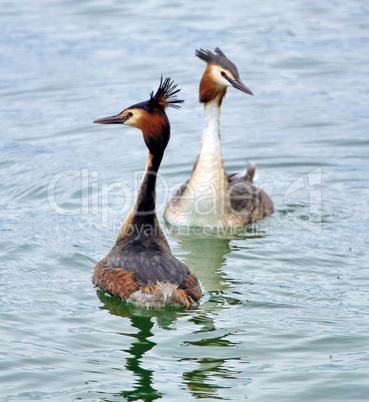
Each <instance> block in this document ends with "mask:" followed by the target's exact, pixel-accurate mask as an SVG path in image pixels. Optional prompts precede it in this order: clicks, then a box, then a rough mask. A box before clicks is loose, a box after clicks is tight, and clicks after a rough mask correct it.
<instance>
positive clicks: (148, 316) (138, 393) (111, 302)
mask: <svg viewBox="0 0 369 402" xmlns="http://www.w3.org/2000/svg"><path fill="white" fill-rule="evenodd" d="M96 293H97V295H98V297H99V299H100V301H101V302H102V303H103V306H102V307H101V309H106V310H109V311H110V313H111V314H113V315H117V316H121V317H126V318H129V319H130V321H131V325H132V327H133V328H136V329H137V330H138V331H137V332H136V333H134V334H132V333H120V334H121V335H124V336H129V337H133V338H136V340H135V341H134V342H132V344H131V346H130V348H129V349H124V352H126V353H128V354H129V355H131V357H128V358H127V359H126V364H125V368H126V369H127V370H129V371H131V372H132V374H133V375H134V377H135V378H136V381H135V383H134V385H133V388H134V389H133V390H130V391H122V392H120V393H117V394H115V396H122V397H124V400H126V401H138V400H140V401H141V400H144V401H154V400H156V399H161V398H162V393H160V392H159V391H157V390H156V389H155V388H154V386H153V370H148V369H145V368H143V367H142V366H141V364H142V358H143V356H144V355H145V353H147V352H149V351H150V350H151V349H152V348H153V347H154V346H155V345H156V343H155V342H153V341H151V340H150V338H151V337H152V336H153V335H154V333H153V332H152V331H151V330H152V328H153V326H154V325H155V323H154V322H153V318H154V317H156V318H157V323H158V325H159V326H160V327H162V328H167V329H169V326H170V324H171V323H173V322H174V321H175V320H176V319H177V314H178V309H177V311H176V310H175V309H174V308H173V307H165V308H162V309H156V310H155V309H145V308H144V307H138V306H135V305H134V304H131V303H127V302H125V301H122V300H119V299H116V298H115V297H111V296H109V295H107V294H105V293H104V292H103V291H102V290H97V291H96Z"/></svg>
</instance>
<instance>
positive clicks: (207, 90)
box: [195, 47, 254, 102]
mask: <svg viewBox="0 0 369 402" xmlns="http://www.w3.org/2000/svg"><path fill="white" fill-rule="evenodd" d="M214 52H215V53H213V52H211V51H210V50H203V49H199V50H196V52H195V53H196V56H197V57H198V58H200V59H201V60H203V61H205V62H206V69H205V72H204V74H203V76H202V79H201V82H200V102H208V101H211V100H213V99H215V98H216V97H217V96H218V95H219V94H220V95H221V98H222V97H223V96H224V95H225V93H226V89H227V87H229V86H232V87H234V88H236V89H239V90H240V91H242V92H245V93H246V94H249V95H254V94H253V92H252V91H251V89H249V88H248V87H247V86H246V85H245V84H244V83H243V82H242V81H241V78H240V74H239V73H238V69H237V67H236V66H235V64H234V63H232V62H231V60H229V59H228V58H227V57H226V55H225V54H224V53H223V52H222V51H221V50H220V49H219V48H218V47H217V48H216V49H215V51H214Z"/></svg>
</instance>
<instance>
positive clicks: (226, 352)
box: [96, 290, 242, 401]
mask: <svg viewBox="0 0 369 402" xmlns="http://www.w3.org/2000/svg"><path fill="white" fill-rule="evenodd" d="M96 293H97V295H98V297H99V299H100V301H101V302H102V303H103V305H102V307H101V308H102V309H106V310H108V311H109V312H110V313H111V314H113V315H116V316H120V317H125V318H128V319H129V320H130V323H131V327H132V328H135V329H136V330H137V331H135V333H132V332H127V333H125V332H121V333H120V335H123V336H128V337H131V338H134V341H133V342H132V343H131V345H130V347H129V348H128V349H123V351H124V352H126V353H128V354H129V356H130V357H128V358H126V361H125V365H124V366H125V368H126V369H127V370H129V371H130V372H131V373H132V374H133V376H134V378H135V381H134V383H133V384H132V389H130V390H123V391H121V392H119V393H115V394H114V395H112V397H114V398H116V397H122V398H124V400H126V401H137V400H145V401H154V400H157V399H161V398H163V397H165V395H164V394H163V393H161V392H159V391H158V390H157V389H156V388H155V382H154V374H155V371H154V370H149V369H145V368H143V367H142V359H143V357H144V355H145V353H148V352H149V351H151V350H152V349H153V348H154V347H155V346H156V345H157V343H156V342H153V341H152V340H151V339H150V338H152V337H153V336H154V335H155V331H154V329H153V328H154V326H155V324H156V323H157V324H158V325H159V326H160V327H161V328H164V329H167V330H173V327H172V324H173V323H174V322H176V321H177V320H178V318H179V317H181V318H183V317H188V318H189V321H190V322H192V323H194V324H196V326H198V329H197V330H196V331H192V332H191V333H189V334H187V335H185V338H184V339H183V338H182V339H181V341H180V342H181V344H180V345H181V346H180V347H178V348H176V347H174V348H173V350H175V352H174V354H175V355H176V356H177V358H178V362H179V364H181V363H182V364H181V365H182V366H183V372H182V383H183V384H184V385H185V386H186V387H188V389H189V392H190V393H191V394H192V396H194V397H195V398H210V397H213V398H217V399H223V398H222V397H221V396H220V395H219V391H220V390H221V389H227V388H231V384H232V382H234V381H235V380H236V379H238V380H239V378H238V377H239V373H238V371H236V370H232V369H230V368H229V367H228V366H229V364H228V363H229V361H234V360H240V359H242V356H240V353H241V349H238V348H236V346H237V345H238V344H237V343H235V342H232V341H231V340H229V339H228V337H229V336H230V335H231V334H230V333H229V330H228V329H225V330H224V329H219V328H216V324H215V322H214V320H213V318H212V317H213V316H212V311H213V309H210V311H204V310H202V309H200V310H195V311H192V312H183V311H179V310H178V309H173V308H167V307H166V308H163V309H147V308H141V307H137V306H134V305H132V304H130V303H127V302H124V301H122V300H119V299H116V298H115V297H111V296H109V295H107V294H105V293H104V292H103V291H102V290H97V292H96ZM155 319H156V322H155V321H154V320H155ZM183 347H184V348H183ZM189 351H190V355H188V352H189ZM212 356H216V357H212ZM186 362H187V364H186ZM188 363H195V364H196V367H195V368H194V369H193V370H188V371H185V370H186V368H188ZM230 366H232V365H230ZM108 399H109V398H108Z"/></svg>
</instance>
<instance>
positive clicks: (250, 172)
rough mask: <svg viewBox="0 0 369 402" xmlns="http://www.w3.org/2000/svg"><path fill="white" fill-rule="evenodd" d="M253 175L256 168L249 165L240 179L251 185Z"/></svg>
mask: <svg viewBox="0 0 369 402" xmlns="http://www.w3.org/2000/svg"><path fill="white" fill-rule="evenodd" d="M255 174H256V166H255V165H249V166H248V167H247V172H246V173H245V174H244V175H243V177H242V179H244V180H245V181H249V182H250V183H253V182H254V178H255Z"/></svg>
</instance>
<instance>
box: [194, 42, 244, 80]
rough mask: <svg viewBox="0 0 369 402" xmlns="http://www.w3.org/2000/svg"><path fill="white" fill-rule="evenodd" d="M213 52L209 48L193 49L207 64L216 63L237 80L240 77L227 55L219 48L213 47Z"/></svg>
mask: <svg viewBox="0 0 369 402" xmlns="http://www.w3.org/2000/svg"><path fill="white" fill-rule="evenodd" d="M214 51H215V53H213V52H211V51H210V50H204V49H198V50H196V51H195V54H196V56H197V57H198V58H199V59H201V60H203V61H205V62H206V63H209V64H216V65H217V66H220V67H222V68H224V69H225V70H228V71H229V72H231V73H232V75H233V77H234V78H235V79H236V80H237V79H239V78H240V74H239V73H238V69H237V67H236V66H235V65H234V64H233V63H232V62H231V60H229V59H228V58H227V56H226V55H225V54H224V53H223V52H222V51H221V50H220V49H219V47H216V48H215V50H214Z"/></svg>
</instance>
